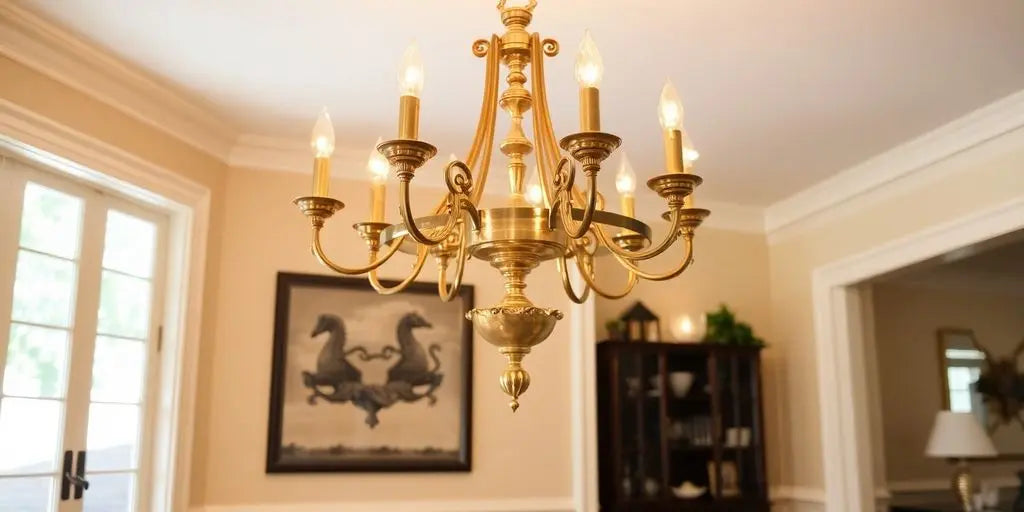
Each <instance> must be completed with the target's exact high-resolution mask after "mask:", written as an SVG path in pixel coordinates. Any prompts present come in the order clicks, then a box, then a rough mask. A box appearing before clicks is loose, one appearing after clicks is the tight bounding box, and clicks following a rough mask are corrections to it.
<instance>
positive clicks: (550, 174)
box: [530, 32, 584, 205]
mask: <svg viewBox="0 0 1024 512" xmlns="http://www.w3.org/2000/svg"><path fill="white" fill-rule="evenodd" d="M558 51H559V47H558V43H557V42H555V41H553V40H551V39H545V40H541V38H540V34H538V33H536V32H534V33H532V34H530V72H531V75H532V76H531V82H532V84H533V85H532V88H533V89H532V90H533V100H534V106H533V109H532V112H533V127H534V128H533V129H534V134H535V135H536V143H537V169H538V173H539V174H540V179H539V180H538V181H539V182H540V188H541V191H542V192H543V193H542V194H541V195H543V196H544V199H545V202H546V203H547V204H551V205H553V204H554V202H555V199H556V187H555V185H554V183H553V181H554V174H555V173H554V171H553V169H555V168H556V167H557V166H558V164H559V156H560V155H561V153H560V152H559V149H558V141H557V140H556V139H555V130H554V127H553V125H552V124H551V113H550V112H551V110H550V108H549V107H548V95H547V79H546V78H545V77H544V56H545V55H546V56H548V57H553V56H555V55H557V54H558ZM569 188H570V190H571V191H572V196H573V197H574V198H575V199H576V200H577V201H583V200H584V198H583V192H582V191H580V190H579V189H577V188H574V187H569Z"/></svg>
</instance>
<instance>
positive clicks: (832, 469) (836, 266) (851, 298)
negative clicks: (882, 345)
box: [812, 198, 1024, 511]
mask: <svg viewBox="0 0 1024 512" xmlns="http://www.w3.org/2000/svg"><path fill="white" fill-rule="evenodd" d="M1021 229H1024V198H1018V199H1016V200H1013V201H1010V202H1007V203H1004V204H1001V205H997V206H995V207H992V208H990V209H988V210H985V211H982V212H978V213H976V214H974V215H971V216H967V217H964V218H961V219H957V220H956V221H953V222H950V223H946V224H943V225H938V226H934V227H932V228H929V229H926V230H923V231H920V232H918V233H915V234H912V235H910V236H907V237H904V238H902V239H899V240H895V241H893V242H890V243H887V244H884V245H882V246H880V247H877V248H874V249H871V250H869V251H866V252H864V253H861V254H857V255H854V256H852V257H849V258H844V259H842V260H840V261H837V262H833V263H830V264H828V265H825V266H822V267H819V268H817V269H815V271H814V273H813V284H812V287H813V294H814V296H813V298H814V324H815V340H816V349H817V358H818V381H819V402H820V403H821V407H822V415H821V422H822V436H823V451H824V458H825V460H828V461H829V463H828V464H826V465H825V483H826V489H825V493H826V507H827V510H834V511H845V510H875V509H876V506H877V503H878V502H879V501H882V502H886V501H888V499H889V490H888V489H887V488H886V486H885V484H886V482H885V480H884V475H876V471H875V468H876V459H877V458H878V456H879V455H878V454H879V453H881V450H880V447H881V442H882V439H881V437H882V436H881V435H880V434H879V432H877V431H878V422H877V421H873V418H876V417H877V416H878V413H877V411H873V410H872V409H873V408H874V407H876V406H877V403H876V402H875V401H874V396H875V395H877V393H878V386H877V384H878V383H877V382H874V381H873V379H870V378H869V375H871V371H870V370H871V366H872V365H873V361H874V358H875V357H876V354H874V353H873V352H872V351H871V350H869V349H870V348H871V347H872V343H870V341H871V339H872V338H873V336H874V326H873V325H871V322H870V321H868V322H865V321H864V319H865V318H869V319H870V318H871V315H870V314H868V313H869V312H870V311H871V310H872V307H873V306H872V304H871V294H870V288H869V287H866V286H865V283H867V282H870V281H872V280H875V279H878V278H879V277H883V276H887V275H892V274H893V273H894V272H897V271H899V270H900V269H904V268H906V267H910V266H912V265H918V264H921V263H922V262H928V261H930V260H933V259H935V258H942V257H943V256H945V255H949V254H951V253H953V254H955V251H965V250H970V248H977V247H982V246H981V245H979V244H984V243H986V242H987V241H992V240H997V242H998V239H999V238H1000V237H1003V236H1006V235H1008V234H1010V233H1012V232H1014V231H1018V230H1021ZM990 243H991V242H990ZM932 357H935V355H934V354H932ZM935 380H936V381H937V380H938V376H936V377H935Z"/></svg>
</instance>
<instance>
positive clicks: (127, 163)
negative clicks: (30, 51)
mask: <svg viewBox="0 0 1024 512" xmlns="http://www.w3.org/2000/svg"><path fill="white" fill-rule="evenodd" d="M4 152H7V153H10V154H14V155H17V156H19V157H21V158H23V159H26V160H28V161H31V162H32V163H34V164H35V165H38V166H40V167H44V168H47V169H50V170H53V171H55V172H58V173H61V174H64V175H67V176H69V177H72V178H74V179H77V180H80V181H82V182H85V183H87V184H89V185H91V186H94V187H98V188H100V189H104V190H108V191H111V192H114V193H116V194H118V195H121V196H124V197H127V198H129V199H131V200H133V201H135V202H137V203H139V204H142V205H144V206H145V207H146V208H148V209H152V210H156V211H159V212H162V213H164V214H166V215H167V216H168V218H169V222H168V229H167V236H166V240H167V246H166V250H165V251H164V255H163V257H164V258H165V260H164V261H166V269H167V270H166V273H165V279H166V283H167V286H165V287H164V296H163V297H162V303H163V312H162V317H163V319H164V322H163V336H162V343H163V347H162V350H161V358H160V370H159V371H158V372H157V373H156V374H155V375H158V376H159V380H160V381H159V383H156V382H153V383H152V387H155V388H157V389H159V395H160V396H159V397H155V402H156V404H157V407H156V412H155V414H154V420H153V424H154V428H153V430H152V443H151V446H152V456H151V457H150V467H149V468H148V470H149V473H150V475H151V479H150V480H151V482H152V485H151V486H150V487H151V489H150V493H149V498H148V501H149V503H148V504H147V503H143V504H142V510H148V511H150V512H184V511H186V510H188V506H189V484H190V476H191V475H190V474H191V469H192V460H191V459H192V444H193V426H194V422H195V393H196V378H197V374H196V371H197V367H198V355H199V339H200V332H201V322H202V308H203V285H204V278H205V273H204V272H205V267H206V246H207V237H208V226H209V217H210V190H209V189H208V188H206V187H205V186H202V185H200V184H197V183H195V182H193V181H191V180H188V179H186V178H184V177H182V176H181V175H180V174H177V173H175V172H173V171H171V170H169V169H166V168H164V167H160V166H158V165H155V164H153V163H151V162H148V161H146V160H143V159H141V158H138V157H136V156H135V155H132V154H130V153H128V152H126V151H124V150H122V149H120V148H117V147H115V146H113V145H110V144H108V143H105V142H103V141H100V140H98V139H95V138H93V137H90V136H87V135H84V134H82V133H80V132H77V131H75V130H74V129H71V128H69V127H67V126H64V125H61V124H59V123H56V122H54V121H52V120H50V119H48V118H45V117H43V116H40V115H38V114H35V113H34V112H31V111H29V110H26V109H24V108H21V107H19V106H17V105H15V104H13V103H11V102H9V101H6V100H2V99H0V154H2V153H4ZM58 155H59V156H58ZM0 165H2V162H0Z"/></svg>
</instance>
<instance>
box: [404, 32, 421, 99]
mask: <svg viewBox="0 0 1024 512" xmlns="http://www.w3.org/2000/svg"><path fill="white" fill-rule="evenodd" d="M398 92H399V93H400V94H401V95H402V96H415V97H417V98H418V97H419V96H420V93H422V92H423V59H422V58H421V57H420V49H419V46H416V43H415V42H413V43H412V44H410V45H409V47H408V48H406V49H405V53H404V54H402V63H401V65H400V66H399V68H398Z"/></svg>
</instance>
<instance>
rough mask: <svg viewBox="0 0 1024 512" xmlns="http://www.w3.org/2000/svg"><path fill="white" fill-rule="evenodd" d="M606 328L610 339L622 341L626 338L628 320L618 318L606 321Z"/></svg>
mask: <svg viewBox="0 0 1024 512" xmlns="http://www.w3.org/2000/svg"><path fill="white" fill-rule="evenodd" d="M604 329H605V331H607V332H608V339H610V340H615V341H621V340H623V339H625V334H626V322H624V321H622V320H618V319H614V320H608V321H607V322H605V323H604Z"/></svg>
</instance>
